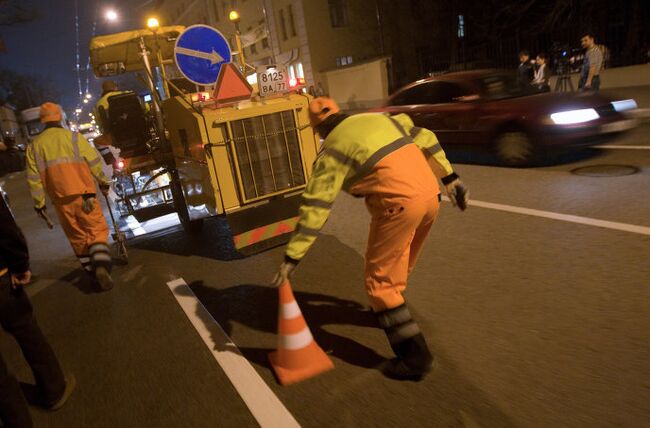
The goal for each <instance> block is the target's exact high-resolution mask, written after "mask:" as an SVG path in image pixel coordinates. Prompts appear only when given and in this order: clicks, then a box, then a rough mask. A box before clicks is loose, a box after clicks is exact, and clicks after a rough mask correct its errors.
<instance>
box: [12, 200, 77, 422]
mask: <svg viewBox="0 0 650 428" xmlns="http://www.w3.org/2000/svg"><path fill="white" fill-rule="evenodd" d="M31 277H32V274H31V272H30V270H29V252H28V250H27V243H26V242H25V237H24V236H23V234H22V232H21V230H20V228H19V227H18V225H17V224H16V221H15V220H14V217H13V215H12V214H11V211H10V210H9V207H8V205H7V202H6V201H5V198H4V197H3V195H1V194H0V326H1V327H2V329H3V330H4V331H6V332H7V333H9V334H10V335H11V336H13V337H14V338H15V339H16V342H17V343H18V345H19V346H20V349H21V351H22V353H23V356H24V357H25V360H27V363H28V364H29V367H30V368H31V369H32V372H33V374H34V380H35V381H36V387H37V390H38V392H39V396H38V397H34V398H36V399H37V400H38V402H37V403H34V404H40V405H41V406H42V407H45V408H46V409H49V410H56V409H59V408H60V407H62V406H63V404H65V402H66V401H67V400H68V398H69V397H70V394H72V391H73V390H74V388H75V385H76V381H75V378H74V376H72V375H67V376H64V374H63V372H62V370H61V366H60V365H59V361H58V360H57V358H56V355H55V354H54V351H53V350H52V347H51V346H50V344H49V343H48V341H47V339H46V338H45V336H44V335H43V332H42V331H41V329H40V327H39V326H38V323H37V322H36V320H35V319H34V315H33V313H32V305H31V303H30V301H29V298H28V297H27V293H25V291H24V289H23V287H24V286H26V285H27V284H29V283H30V279H31ZM0 426H5V427H15V428H23V427H31V426H32V418H31V415H30V414H29V408H28V407H27V401H26V399H25V396H24V395H23V392H22V390H21V387H20V384H19V383H18V381H17V380H16V378H15V377H14V376H13V375H12V374H11V373H10V372H9V370H8V368H7V364H6V363H5V360H4V358H3V357H2V354H1V353H0Z"/></svg>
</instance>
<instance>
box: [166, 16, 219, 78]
mask: <svg viewBox="0 0 650 428" xmlns="http://www.w3.org/2000/svg"><path fill="white" fill-rule="evenodd" d="M174 57H175V58H176V65H177V66H178V68H179V70H180V71H181V73H183V75H184V76H185V77H186V78H187V79H188V80H190V81H192V82H194V83H196V84H197V85H212V84H213V83H215V82H216V81H217V77H219V70H220V69H221V65H222V64H224V63H226V62H230V59H231V53H230V46H228V41H227V40H226V38H225V37H224V36H223V35H222V34H221V33H220V32H219V31H218V30H216V29H214V28H212V27H209V26H207V25H192V26H191V27H188V28H187V29H186V30H185V31H184V32H183V33H182V34H181V35H180V36H179V37H178V39H177V40H176V46H175V48H174Z"/></svg>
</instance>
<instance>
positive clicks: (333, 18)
mask: <svg viewBox="0 0 650 428" xmlns="http://www.w3.org/2000/svg"><path fill="white" fill-rule="evenodd" d="M327 2H328V4H329V8H330V22H331V24H332V27H334V28H336V27H345V26H346V25H348V4H347V0H327Z"/></svg>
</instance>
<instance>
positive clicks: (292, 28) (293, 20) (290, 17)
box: [287, 5, 296, 37]
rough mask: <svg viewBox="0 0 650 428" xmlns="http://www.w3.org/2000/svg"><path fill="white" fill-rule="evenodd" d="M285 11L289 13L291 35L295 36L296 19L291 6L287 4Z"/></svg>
mask: <svg viewBox="0 0 650 428" xmlns="http://www.w3.org/2000/svg"><path fill="white" fill-rule="evenodd" d="M287 13H288V14H289V25H290V26H291V37H296V21H295V19H294V18H293V6H292V5H289V7H288V8H287Z"/></svg>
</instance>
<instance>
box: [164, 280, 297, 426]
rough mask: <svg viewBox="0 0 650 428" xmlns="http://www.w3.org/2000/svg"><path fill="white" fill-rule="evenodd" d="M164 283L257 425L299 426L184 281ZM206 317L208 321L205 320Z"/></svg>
mask: <svg viewBox="0 0 650 428" xmlns="http://www.w3.org/2000/svg"><path fill="white" fill-rule="evenodd" d="M167 286H168V287H169V289H170V290H171V291H172V294H173V295H174V297H175V298H176V300H177V301H178V304H179V305H180V306H181V308H182V309H183V311H184V312H185V315H187V318H189V320H190V322H191V323H192V325H193V326H194V328H195V329H196V331H197V333H198V334H199V336H201V339H203V342H204V343H205V344H206V346H207V347H208V349H209V350H210V352H212V355H213V356H214V359H215V360H217V363H219V365H220V366H221V368H222V369H223V371H224V372H225V373H226V376H228V379H230V382H232V384H233V386H234V387H235V389H236V390H237V392H238V393H239V395H240V397H241V398H242V400H244V403H246V406H248V409H249V410H250V412H251V413H252V415H253V417H254V418H255V420H257V422H258V423H259V424H260V426H262V427H263V428H266V427H278V428H284V427H289V428H290V427H300V425H299V424H298V422H297V421H296V419H295V418H294V417H293V415H292V414H291V413H290V412H289V411H288V410H287V408H286V407H284V404H282V402H281V401H280V399H279V398H278V397H277V396H276V395H275V394H274V393H273V391H271V389H270V388H269V386H268V385H267V384H266V383H265V382H264V380H263V379H262V378H261V377H260V375H259V374H258V373H257V372H256V371H255V369H254V368H253V366H251V364H250V363H249V362H248V360H247V359H246V358H245V357H244V356H243V355H242V354H241V352H240V351H239V348H237V345H235V343H233V341H232V340H231V339H230V338H229V337H228V336H227V335H226V333H225V332H224V331H223V329H222V328H221V326H220V325H219V324H218V323H217V321H215V319H214V318H213V317H212V315H211V314H210V312H208V310H207V309H206V308H205V307H204V306H203V305H202V304H201V302H200V301H199V299H197V298H196V296H195V295H194V293H193V292H192V290H191V289H190V287H189V286H188V285H187V283H186V282H185V280H183V278H178V279H175V280H173V281H170V282H168V283H167ZM206 320H209V321H210V322H209V323H206Z"/></svg>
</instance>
